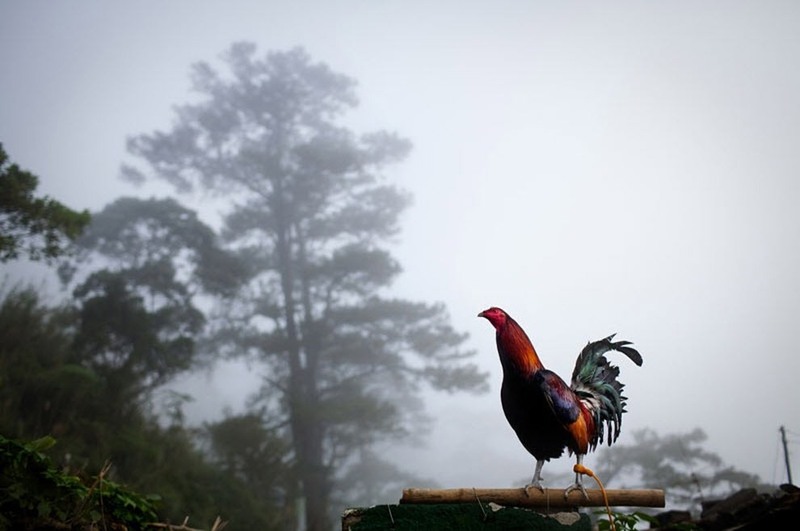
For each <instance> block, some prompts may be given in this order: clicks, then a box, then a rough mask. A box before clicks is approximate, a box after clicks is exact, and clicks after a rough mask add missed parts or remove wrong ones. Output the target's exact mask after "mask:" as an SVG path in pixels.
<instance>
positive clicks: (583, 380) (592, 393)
mask: <svg viewBox="0 0 800 531" xmlns="http://www.w3.org/2000/svg"><path fill="white" fill-rule="evenodd" d="M612 339H614V335H613V334H612V335H610V336H608V337H607V338H605V339H601V340H600V341H593V342H591V343H589V344H588V345H586V347H584V349H583V350H582V351H581V353H580V355H579V356H578V360H577V361H576V362H575V370H574V371H573V372H572V384H571V387H572V389H573V390H574V391H575V394H577V395H578V397H579V398H580V399H581V401H582V402H583V403H584V405H585V406H586V408H587V409H588V410H589V411H590V412H591V413H592V415H593V417H594V421H595V425H596V427H597V429H596V433H595V437H594V438H593V439H592V440H591V441H590V445H591V447H592V448H594V447H596V446H597V443H598V442H600V443H602V442H603V437H604V427H605V428H607V429H608V444H609V445H610V444H611V443H612V442H614V441H615V440H617V437H618V436H619V430H620V426H622V414H623V413H624V412H625V400H626V399H627V397H625V396H624V395H623V394H622V389H623V388H624V387H625V386H624V385H623V384H622V383H621V382H620V381H619V380H617V376H619V367H617V366H615V365H612V364H611V363H609V361H608V359H607V358H606V357H605V354H606V352H609V351H611V350H616V351H617V352H621V353H623V354H625V355H626V356H628V357H629V358H630V359H631V361H633V362H634V363H635V364H636V365H639V366H641V365H642V356H641V354H639V352H638V351H637V350H636V349H634V348H632V347H630V346H628V345H631V344H632V343H631V342H630V341H617V342H613V341H612Z"/></svg>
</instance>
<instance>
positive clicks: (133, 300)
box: [59, 198, 241, 408]
mask: <svg viewBox="0 0 800 531" xmlns="http://www.w3.org/2000/svg"><path fill="white" fill-rule="evenodd" d="M75 246H76V249H77V251H76V253H75V256H74V257H73V258H72V259H70V260H68V261H65V262H64V263H63V264H62V265H61V266H60V267H59V275H60V277H61V280H62V281H63V282H64V283H65V284H67V285H72V286H74V289H73V295H74V297H75V302H76V303H77V311H78V314H79V318H78V326H77V330H76V336H75V340H74V341H75V346H76V351H77V352H79V355H80V358H81V359H80V360H79V361H80V364H81V365H82V366H85V367H89V368H91V369H92V370H94V371H95V372H97V373H98V374H100V375H101V376H102V377H103V378H104V379H106V380H108V381H109V382H111V384H112V385H111V388H112V389H115V390H116V391H117V392H118V393H119V394H120V396H121V397H123V398H124V400H122V402H123V403H128V404H129V405H130V407H133V408H139V407H141V406H142V405H143V404H145V403H146V402H147V401H148V400H149V398H150V396H151V392H152V391H153V390H154V389H156V388H158V387H160V386H163V385H164V384H165V383H166V382H168V381H169V380H171V379H172V378H173V377H175V376H176V375H177V374H179V373H181V372H184V371H186V370H188V369H189V368H190V367H192V364H193V362H194V360H195V357H196V354H197V349H196V343H197V339H198V337H199V336H200V335H201V332H202V331H203V329H204V327H205V325H206V316H205V314H204V312H203V311H202V310H201V309H200V308H199V306H198V305H199V301H198V297H200V296H201V295H204V294H205V295H208V294H225V293H231V292H232V291H233V289H234V286H235V278H236V277H237V276H240V275H241V266H240V265H239V262H238V261H237V260H236V259H234V258H233V257H232V256H230V255H229V254H227V253H225V252H224V251H222V249H221V248H220V247H219V245H218V239H217V236H216V234H215V233H214V232H213V231H212V230H211V229H210V228H209V227H208V226H206V225H205V224H204V223H203V222H201V221H200V220H199V219H198V218H197V215H196V213H195V212H193V211H191V210H189V209H187V208H185V207H183V206H181V205H180V204H179V203H178V202H177V201H175V200H173V199H149V200H143V199H136V198H120V199H118V200H116V201H114V202H112V203H111V204H109V205H108V206H106V207H105V208H104V209H103V210H102V211H100V212H98V213H96V214H95V215H94V216H93V218H92V222H91V224H90V225H89V227H88V228H87V230H86V231H85V233H84V234H83V235H82V236H81V237H80V238H79V239H78V240H77V241H76V245H75ZM237 272H238V273H237Z"/></svg>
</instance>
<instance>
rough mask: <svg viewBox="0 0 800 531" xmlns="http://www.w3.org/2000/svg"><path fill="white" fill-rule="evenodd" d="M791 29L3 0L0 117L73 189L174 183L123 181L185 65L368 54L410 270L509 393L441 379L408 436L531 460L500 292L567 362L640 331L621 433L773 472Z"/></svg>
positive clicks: (783, 327)
mask: <svg viewBox="0 0 800 531" xmlns="http://www.w3.org/2000/svg"><path fill="white" fill-rule="evenodd" d="M281 4H290V5H288V6H284V5H281ZM798 28H800V3H797V2H795V1H783V2H778V1H759V2H752V1H749V2H739V1H718V2H707V1H691V2H683V1H670V2H667V1H662V2H652V1H649V2H564V1H559V2H555V1H553V2H533V1H525V2H523V1H510V0H501V1H494V2H468V1H465V0H459V1H437V2H409V1H390V0H387V1H367V0H363V1H337V2H329V1H327V2H326V1H319V2H304V1H297V2H280V3H279V2H268V1H251V2H246V1H226V2H210V1H197V0H192V1H188V0H187V1H171V2H156V1H138V2H125V3H119V2H115V3H109V2H101V1H81V2H66V1H63V2H57V1H31V0H24V1H23V0H4V1H3V2H2V4H0V142H2V143H3V144H4V146H5V148H6V150H7V151H8V153H9V154H10V156H11V158H12V160H13V161H15V162H18V163H19V164H20V165H22V166H23V167H25V168H27V169H30V170H32V171H33V172H34V173H36V174H38V175H39V176H40V177H41V186H40V190H41V191H42V192H43V193H47V194H50V195H52V196H53V197H55V198H56V199H59V200H61V201H62V202H64V203H66V204H68V205H69V206H71V207H74V208H89V209H91V210H97V209H100V208H102V207H103V206H104V205H105V204H107V203H108V202H110V201H111V200H113V199H114V198H116V197H118V196H121V195H142V194H150V193H153V192H154V191H155V192H157V193H164V192H166V191H167V190H168V189H167V188H160V189H159V188H155V189H154V188H152V187H151V188H146V189H144V190H142V189H136V188H133V187H131V186H129V185H127V184H126V183H124V182H122V181H120V179H119V178H118V175H119V167H120V164H121V163H122V162H123V161H124V160H125V159H126V154H125V149H124V141H125V138H126V137H127V136H129V135H134V134H140V133H146V132H151V131H153V130H155V129H165V128H167V127H168V126H169V124H170V123H171V120H172V118H173V114H172V107H173V106H174V105H176V104H181V103H184V102H186V101H187V99H188V98H189V97H190V95H189V92H188V90H189V76H188V74H189V67H190V65H191V64H192V63H194V62H196V61H201V60H205V61H210V62H212V64H215V65H219V64H220V63H219V62H218V57H219V56H220V54H221V53H222V52H223V51H224V50H226V49H227V48H228V47H229V46H230V44H231V43H232V42H234V41H238V40H250V41H254V42H256V43H257V44H258V46H259V50H260V51H261V52H266V51H268V50H286V49H288V48H291V47H294V46H298V45H299V46H303V47H305V49H306V50H307V51H308V52H309V54H310V55H311V56H312V58H313V59H314V60H317V61H322V62H325V63H327V64H328V65H329V66H330V67H331V68H332V69H333V70H335V71H337V72H340V73H344V74H347V75H349V76H351V77H354V78H355V79H357V80H358V82H359V87H358V93H359V96H360V101H361V104H360V106H359V107H358V108H357V109H356V110H355V112H354V113H353V114H352V115H351V116H349V117H348V124H352V126H353V128H355V129H357V130H363V131H367V130H373V129H389V130H394V131H397V132H398V133H400V134H401V135H403V136H405V137H407V138H409V139H410V140H411V141H412V142H413V144H414V150H413V152H412V153H411V155H410V157H409V158H408V159H407V160H406V161H405V162H403V163H402V164H400V165H398V166H396V167H393V168H391V170H390V174H391V176H392V178H393V179H395V180H396V181H397V182H398V183H400V184H401V185H403V186H405V187H406V188H407V189H409V190H410V191H411V192H412V193H413V194H414V198H415V201H414V204H413V206H412V207H411V208H410V209H409V210H408V211H407V212H406V214H405V215H404V218H403V219H404V228H403V232H402V235H401V237H400V239H399V241H398V244H397V246H396V247H395V253H396V256H397V257H398V259H399V260H400V262H401V263H402V264H403V266H404V270H405V272H404V274H403V275H402V277H401V279H400V281H399V282H398V283H397V284H396V289H395V294H396V295H397V296H401V297H406V298H410V299H415V300H424V301H430V302H432V301H443V302H445V303H446V304H447V306H448V308H449V310H450V313H451V315H452V318H453V322H454V324H455V325H456V327H457V328H459V329H460V330H464V331H467V332H469V333H470V335H471V338H470V346H471V347H472V348H474V349H476V350H477V351H478V352H479V354H478V357H477V358H478V363H480V365H481V366H482V367H484V368H485V369H486V370H489V371H491V383H492V390H491V392H490V393H489V394H486V395H481V396H478V397H463V396H449V395H435V396H434V397H432V398H431V403H430V411H431V413H432V414H434V415H435V416H436V418H437V419H438V421H437V422H438V424H437V427H436V429H435V430H434V433H433V436H432V437H431V440H430V443H429V444H428V445H427V447H425V448H421V449H415V450H405V451H403V453H402V454H398V459H400V458H401V457H402V459H403V462H404V464H405V465H406V466H409V467H410V468H411V469H412V470H414V471H417V472H419V473H420V474H422V475H425V476H428V477H435V478H437V479H438V480H439V482H440V483H441V484H442V485H443V486H449V487H468V486H487V487H489V486H508V485H510V484H511V483H512V482H516V481H518V480H519V479H520V478H524V477H526V476H529V475H532V472H533V464H534V463H533V459H532V458H531V457H530V456H529V455H528V454H527V453H526V452H525V450H524V449H523V448H522V447H521V445H520V444H519V443H518V441H517V439H516V437H515V435H514V434H513V432H512V431H511V429H510V428H509V427H508V426H507V424H506V422H505V419H504V418H503V414H502V411H501V409H500V403H499V384H500V377H501V375H500V367H499V362H498V361H497V354H496V350H495V346H494V333H493V330H492V328H491V326H490V325H489V324H488V323H487V322H486V321H484V320H481V319H478V318H476V314H477V313H478V312H479V311H481V310H483V309H485V308H487V307H489V306H493V305H497V306H501V307H503V308H505V309H506V310H507V311H508V312H509V313H510V314H511V315H513V316H514V317H515V318H516V319H517V320H518V321H519V322H520V323H521V324H522V325H523V326H524V327H525V328H526V330H527V331H528V334H529V335H530V336H531V339H532V340H533V341H534V344H535V345H536V346H537V350H538V351H539V353H540V355H541V357H542V359H543V361H544V363H545V365H546V366H547V367H548V368H551V369H553V370H555V371H557V372H559V373H560V374H561V375H562V376H564V377H567V376H569V374H570V373H571V370H572V366H573V364H574V360H575V356H576V355H577V353H578V351H579V350H580V348H581V347H582V346H583V345H584V344H585V343H586V342H587V341H588V340H593V339H598V338H600V337H604V336H605V335H608V334H609V333H613V332H617V333H619V337H622V338H625V339H630V340H632V341H634V342H635V344H636V345H637V346H638V348H639V349H640V351H641V353H642V355H643V357H644V360H645V361H644V366H643V367H641V368H637V367H635V366H633V365H632V364H631V363H628V360H626V359H624V358H621V359H619V360H618V362H619V364H620V365H621V367H622V379H623V381H624V382H625V383H626V384H627V389H626V390H627V395H628V396H629V407H628V409H629V413H628V414H627V415H626V417H625V421H624V429H623V433H622V436H621V438H620V440H619V442H620V443H630V442H631V441H632V438H631V437H630V433H631V431H632V430H634V429H637V428H642V427H651V428H653V429H656V430H657V431H659V432H660V433H662V434H666V433H673V432H685V431H689V430H692V429H693V428H695V427H702V428H703V429H704V430H705V431H706V432H707V434H708V435H709V441H708V447H709V448H710V449H712V450H714V451H716V452H718V453H719V454H720V455H721V456H722V457H723V458H724V459H725V460H726V462H727V463H728V464H731V465H734V466H736V467H737V468H740V469H744V470H746V471H748V472H752V473H756V474H759V475H760V476H761V478H762V479H763V480H765V481H767V482H781V481H784V480H785V475H784V469H783V464H782V461H781V460H780V459H782V456H780V457H779V453H778V450H779V447H778V427H779V426H780V425H782V424H784V425H786V426H787V428H788V429H790V430H793V432H794V433H798V432H800V408H798V384H797V382H798V378H800V353H798V352H797V347H796V344H797V340H796V337H797V334H798V328H799V327H798V325H799V324H800V255H799V254H798V250H799V248H798V247H799V244H800V209H799V208H798V202H799V201H800V179H798V177H800V174H799V172H798V170H799V169H800V31H798ZM184 200H185V199H184ZM189 204H191V205H192V206H193V207H195V208H198V207H200V208H202V206H203V205H202V204H198V203H194V204H193V203H191V202H189ZM213 216H214V213H213V212H211V213H209V219H211V218H213ZM224 376H230V377H235V378H242V377H243V376H242V375H241V373H240V372H237V371H235V370H234V369H233V368H230V367H228V368H226V369H220V370H219V371H218V372H217V373H216V378H214V379H213V381H211V382H205V383H204V384H203V385H205V386H206V390H205V391H204V393H203V394H204V395H205V397H206V399H205V400H203V399H199V400H198V402H197V404H196V405H195V409H194V410H193V414H194V415H199V414H200V412H203V411H207V410H206V409H204V408H210V407H211V402H210V401H209V400H210V399H209V397H213V398H215V399H216V398H218V399H220V400H222V403H224V404H226V405H229V406H231V407H233V408H234V409H236V408H239V407H241V396H240V395H239V393H240V392H241V389H242V388H243V387H245V386H244V385H243V384H242V382H239V381H236V382H232V381H230V380H229V379H228V378H225V377H224ZM200 398H202V397H200ZM208 411H211V410H210V409H209V410H208ZM213 411H215V412H217V411H219V406H215V409H214V410H213ZM798 440H800V437H794V438H793V441H794V442H793V443H792V446H791V447H790V450H791V451H792V452H793V458H795V460H796V461H797V460H800V452H798V444H797V441H798ZM594 460H595V458H593V457H589V458H587V464H588V465H589V466H592V464H593V461H594ZM561 461H563V462H564V466H563V467H562V468H563V469H564V470H566V469H567V467H568V466H569V463H570V460H569V459H568V458H566V457H565V458H563V459H562V460H561ZM550 467H553V469H555V468H558V467H556V466H554V465H552V464H551V465H547V466H546V467H545V470H544V472H545V474H544V475H545V478H547V475H548V474H547V471H548V469H549V468H550ZM794 471H795V477H796V476H797V475H798V474H800V468H798V466H797V464H795V466H794ZM653 487H657V485H653ZM398 497H399V493H398Z"/></svg>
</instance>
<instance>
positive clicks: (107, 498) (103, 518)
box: [0, 435, 163, 529]
mask: <svg viewBox="0 0 800 531" xmlns="http://www.w3.org/2000/svg"><path fill="white" fill-rule="evenodd" d="M55 442H56V441H55V439H53V438H52V437H43V438H41V439H38V440H36V441H33V442H29V443H22V442H19V441H14V440H11V439H7V438H5V437H3V436H2V435H0V470H2V473H0V528H2V529H97V528H105V529H124V528H133V529H147V528H148V527H150V528H152V527H154V522H155V521H156V518H157V516H156V510H155V505H154V503H155V502H156V501H157V499H158V498H157V497H155V496H142V495H140V494H137V493H135V492H132V491H130V490H128V489H126V488H124V487H123V486H121V485H118V484H117V483H114V482H112V481H109V480H107V479H105V474H106V472H107V471H108V466H106V467H104V468H103V470H101V471H100V473H99V474H98V475H97V476H95V477H89V478H80V477H78V476H73V475H70V474H69V473H68V472H67V471H62V470H59V469H57V468H56V467H55V465H54V464H53V462H52V461H51V460H50V459H49V458H48V457H47V456H45V455H44V454H42V452H43V451H44V450H46V449H48V448H50V447H51V446H53V445H54V444H55ZM158 527H163V526H158Z"/></svg>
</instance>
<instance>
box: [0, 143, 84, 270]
mask: <svg viewBox="0 0 800 531" xmlns="http://www.w3.org/2000/svg"><path fill="white" fill-rule="evenodd" d="M37 186H39V178H38V177H37V176H36V175H34V174H33V173H31V172H29V171H26V170H23V169H22V168H20V167H19V166H18V165H16V164H12V163H10V162H9V158H8V154H7V153H6V151H5V149H3V144H0V262H8V261H9V260H15V259H17V258H19V257H20V253H22V254H24V255H25V256H27V257H28V258H30V259H31V260H41V259H44V260H45V261H47V262H51V261H53V260H54V259H56V258H58V257H59V256H61V255H63V254H64V253H65V252H66V250H67V245H68V244H69V243H70V241H71V240H74V239H75V238H77V237H78V235H80V233H81V231H82V230H83V229H84V227H85V226H86V225H87V224H88V223H89V213H88V212H87V211H85V210H84V211H83V212H76V211H74V210H72V209H70V208H68V207H66V206H64V205H63V204H61V203H59V202H58V201H56V200H55V199H52V198H50V197H46V196H45V197H36V196H35V195H34V193H35V192H36V187H37Z"/></svg>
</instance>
